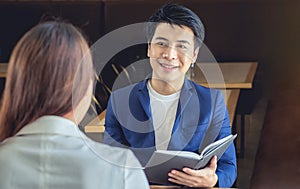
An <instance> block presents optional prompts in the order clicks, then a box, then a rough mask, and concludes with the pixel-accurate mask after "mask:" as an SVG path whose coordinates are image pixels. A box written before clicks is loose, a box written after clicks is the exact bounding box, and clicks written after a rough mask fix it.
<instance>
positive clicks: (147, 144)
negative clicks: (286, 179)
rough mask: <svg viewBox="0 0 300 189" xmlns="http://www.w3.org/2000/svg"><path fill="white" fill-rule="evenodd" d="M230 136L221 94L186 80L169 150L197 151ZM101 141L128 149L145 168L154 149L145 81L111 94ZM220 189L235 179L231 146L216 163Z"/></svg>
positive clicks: (235, 173)
mask: <svg viewBox="0 0 300 189" xmlns="http://www.w3.org/2000/svg"><path fill="white" fill-rule="evenodd" d="M229 134H231V126H230V120H229V116H228V112H227V108H226V106H225V103H224V98H223V95H222V92H221V91H220V90H216V89H209V88H206V87H202V86H200V85H198V84H196V83H194V82H192V81H189V80H187V79H186V80H185V81H184V85H183V87H182V90H181V92H180V98H179V102H178V108H177V113H176V118H175V122H174V126H173V130H172V136H171V139H170V143H169V145H168V149H169V150H184V151H192V152H198V150H199V149H200V150H201V149H203V147H205V146H206V145H207V144H209V143H211V142H213V141H216V140H218V139H221V138H224V137H226V136H228V135H229ZM104 142H105V143H107V144H110V145H113V146H120V147H129V148H130V149H132V150H133V152H134V153H135V155H136V156H137V158H138V159H139V160H140V162H141V164H142V165H143V166H144V165H146V163H147V161H148V160H149V158H150V157H151V154H152V153H153V151H154V150H155V134H154V130H153V122H152V115H151V107H150V98H149V93H148V89H147V80H144V81H141V82H139V83H137V84H133V85H130V86H128V87H125V88H121V89H118V90H116V91H114V92H113V93H112V94H111V96H110V99H109V103H108V106H107V109H106V117H105V133H104ZM217 165H218V166H217V171H216V174H217V175H218V185H219V187H231V186H232V185H233V183H234V181H235V179H236V175H237V168H236V153H235V148H234V144H231V145H230V146H229V148H228V149H227V150H226V151H225V153H224V154H223V155H222V157H221V158H220V159H219V161H218V163H217Z"/></svg>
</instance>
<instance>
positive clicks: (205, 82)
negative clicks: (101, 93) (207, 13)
mask: <svg viewBox="0 0 300 189" xmlns="http://www.w3.org/2000/svg"><path fill="white" fill-rule="evenodd" d="M256 68H257V63H256V62H235V63H197V64H196V65H195V67H194V69H193V73H192V74H191V73H190V74H191V75H192V76H190V79H191V80H192V81H195V82H196V83H198V84H200V85H202V86H206V87H210V88H218V89H221V90H222V92H223V96H224V100H225V103H226V106H227V109H228V113H229V117H230V125H232V124H233V120H234V115H235V109H236V105H237V102H238V98H239V94H240V89H244V88H252V82H253V78H254V75H255V72H256ZM203 73H205V75H204V74H203ZM216 73H217V74H216ZM104 122H105V111H104V112H102V113H101V114H100V115H99V116H98V117H96V118H95V119H94V120H92V121H91V122H90V123H88V124H87V125H86V126H85V128H84V129H85V132H86V133H103V132H104V129H105V128H104Z"/></svg>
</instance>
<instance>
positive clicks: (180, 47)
mask: <svg viewBox="0 0 300 189" xmlns="http://www.w3.org/2000/svg"><path fill="white" fill-rule="evenodd" d="M177 47H178V48H179V49H187V46H185V45H178V46H177Z"/></svg>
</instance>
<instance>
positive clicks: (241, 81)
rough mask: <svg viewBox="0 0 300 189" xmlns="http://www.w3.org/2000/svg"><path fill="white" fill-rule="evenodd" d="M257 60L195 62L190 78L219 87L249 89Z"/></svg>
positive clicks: (202, 83) (203, 84) (209, 85)
mask: <svg viewBox="0 0 300 189" xmlns="http://www.w3.org/2000/svg"><path fill="white" fill-rule="evenodd" d="M256 69H257V62H235V63H233V62H232V63H231V62H224V63H197V64H196V65H195V67H194V69H191V70H192V72H193V73H191V74H190V75H191V76H190V79H191V80H192V81H194V82H196V83H198V84H199V85H202V86H206V87H209V88H219V89H250V88H252V83H253V78H254V76H255V72H256Z"/></svg>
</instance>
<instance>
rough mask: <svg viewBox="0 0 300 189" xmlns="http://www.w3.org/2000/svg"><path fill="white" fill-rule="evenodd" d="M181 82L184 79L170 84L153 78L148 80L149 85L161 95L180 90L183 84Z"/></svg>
mask: <svg viewBox="0 0 300 189" xmlns="http://www.w3.org/2000/svg"><path fill="white" fill-rule="evenodd" d="M183 82H184V80H183V81H182V82H181V83H176V84H171V83H168V82H165V81H161V80H158V79H153V78H152V79H151V80H150V84H151V87H152V88H153V89H154V90H155V91H156V92H157V93H159V94H161V95H171V94H174V93H176V92H178V91H180V90H181V88H182V86H183Z"/></svg>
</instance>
